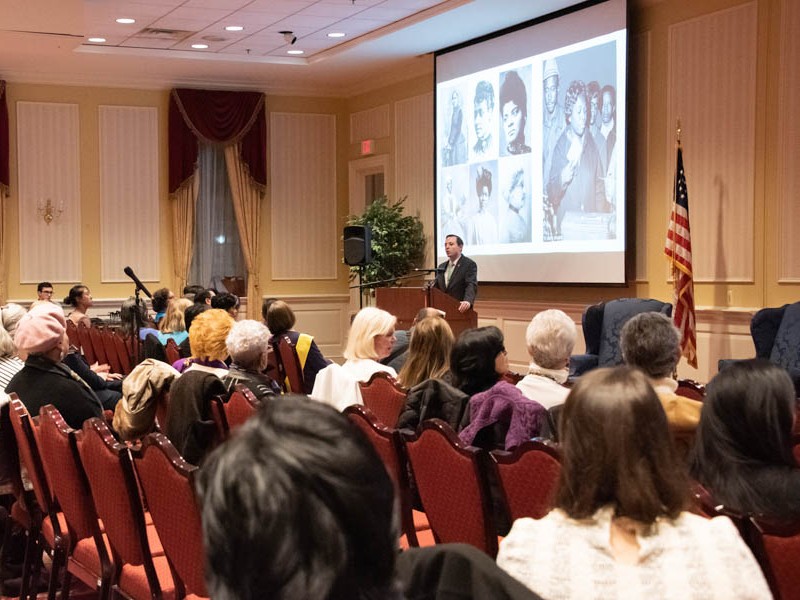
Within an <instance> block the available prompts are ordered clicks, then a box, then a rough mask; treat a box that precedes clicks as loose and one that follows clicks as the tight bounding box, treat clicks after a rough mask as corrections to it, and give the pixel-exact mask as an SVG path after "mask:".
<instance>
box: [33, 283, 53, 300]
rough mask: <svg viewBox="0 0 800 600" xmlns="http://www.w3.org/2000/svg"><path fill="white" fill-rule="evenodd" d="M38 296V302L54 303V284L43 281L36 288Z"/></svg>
mask: <svg viewBox="0 0 800 600" xmlns="http://www.w3.org/2000/svg"><path fill="white" fill-rule="evenodd" d="M36 296H37V298H36V299H37V300H44V301H46V302H52V301H53V300H52V298H53V284H52V283H50V282H49V281H42V282H41V283H40V284H39V285H37V286H36Z"/></svg>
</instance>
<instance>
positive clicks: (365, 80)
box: [0, 0, 578, 96]
mask: <svg viewBox="0 0 800 600" xmlns="http://www.w3.org/2000/svg"><path fill="white" fill-rule="evenodd" d="M577 2H578V0H137V1H135V2H128V1H123V0H0V78H4V79H7V80H9V81H12V82H13V81H25V82H42V83H56V84H77V85H98V86H124V87H141V88H154V87H155V88H166V87H172V86H176V85H183V86H204V87H237V88H247V89H258V90H264V91H268V92H279V93H281V94H307V95H344V96H347V95H352V94H355V93H360V92H364V91H368V90H370V89H374V88H376V87H379V86H382V85H386V84H388V83H391V82H393V81H400V80H403V79H407V78H410V77H413V76H415V75H419V74H423V73H429V72H430V71H431V65H432V60H431V53H432V52H434V51H436V50H439V49H442V48H446V47H448V46H452V45H454V44H458V43H461V42H463V41H466V40H469V39H472V38H474V37H478V36H481V35H484V34H487V33H491V32H493V31H497V30H499V29H503V28H505V27H509V26H512V25H515V24H517V23H520V22H524V21H527V20H529V19H532V18H535V17H537V16H540V15H543V14H547V13H549V12H552V11H555V10H559V9H561V8H564V7H567V6H571V5H573V4H576V3H577ZM120 17H129V18H133V19H135V20H136V23H134V24H127V25H124V24H118V23H116V21H115V19H117V18H120ZM227 25H240V26H243V27H244V30H243V31H240V32H229V31H226V30H225V26H227ZM153 30H156V31H153ZM164 30H167V31H164ZM280 31H291V32H293V35H294V36H296V37H297V42H296V43H295V44H293V45H290V44H288V43H287V42H286V41H285V40H284V37H283V36H282V35H281V34H280V33H279V32H280ZM332 31H339V32H343V33H345V34H346V37H344V38H340V39H332V38H329V37H328V35H327V34H328V33H329V32H332ZM169 32H174V33H169ZM95 36H99V37H103V38H105V39H106V42H105V43H103V44H93V43H90V42H88V38H89V37H95ZM196 43H205V44H207V45H208V46H209V47H208V49H199V50H198V49H193V48H192V47H191V46H192V44H196ZM288 50H303V52H304V54H303V55H302V56H290V55H288V54H287V51H288Z"/></svg>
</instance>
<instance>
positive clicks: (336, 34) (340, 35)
mask: <svg viewBox="0 0 800 600" xmlns="http://www.w3.org/2000/svg"><path fill="white" fill-rule="evenodd" d="M345 35H347V34H346V33H343V32H341V31H331V32H330V33H329V34H328V37H329V38H343V37H344V36H345Z"/></svg>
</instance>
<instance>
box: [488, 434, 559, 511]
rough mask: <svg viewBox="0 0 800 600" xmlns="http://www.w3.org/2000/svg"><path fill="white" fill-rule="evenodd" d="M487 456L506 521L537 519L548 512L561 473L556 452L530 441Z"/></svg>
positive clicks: (544, 445)
mask: <svg viewBox="0 0 800 600" xmlns="http://www.w3.org/2000/svg"><path fill="white" fill-rule="evenodd" d="M491 456H492V459H493V460H494V464H495V469H496V472H497V480H498V481H499V482H500V489H501V490H502V493H503V496H504V498H505V504H506V507H507V511H508V516H509V521H510V522H513V521H515V520H516V519H520V518H522V517H531V518H533V519H541V518H542V517H543V516H545V515H546V514H547V513H548V512H550V509H551V508H552V507H553V501H554V500H555V493H556V488H557V487H558V477H559V475H560V474H561V458H560V455H559V453H558V450H556V449H555V448H553V447H551V446H548V445H547V444H543V443H541V442H534V441H531V442H525V443H524V444H521V445H519V446H517V447H516V448H515V449H514V450H513V451H512V452H504V451H500V450H496V451H494V452H492V453H491Z"/></svg>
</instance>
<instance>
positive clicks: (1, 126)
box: [0, 80, 11, 195]
mask: <svg viewBox="0 0 800 600" xmlns="http://www.w3.org/2000/svg"><path fill="white" fill-rule="evenodd" d="M8 153H9V146H8V103H7V102H6V82H5V81H3V80H0V195H2V194H6V195H7V194H8V188H9V186H10V185H11V177H10V173H9V170H8Z"/></svg>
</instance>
